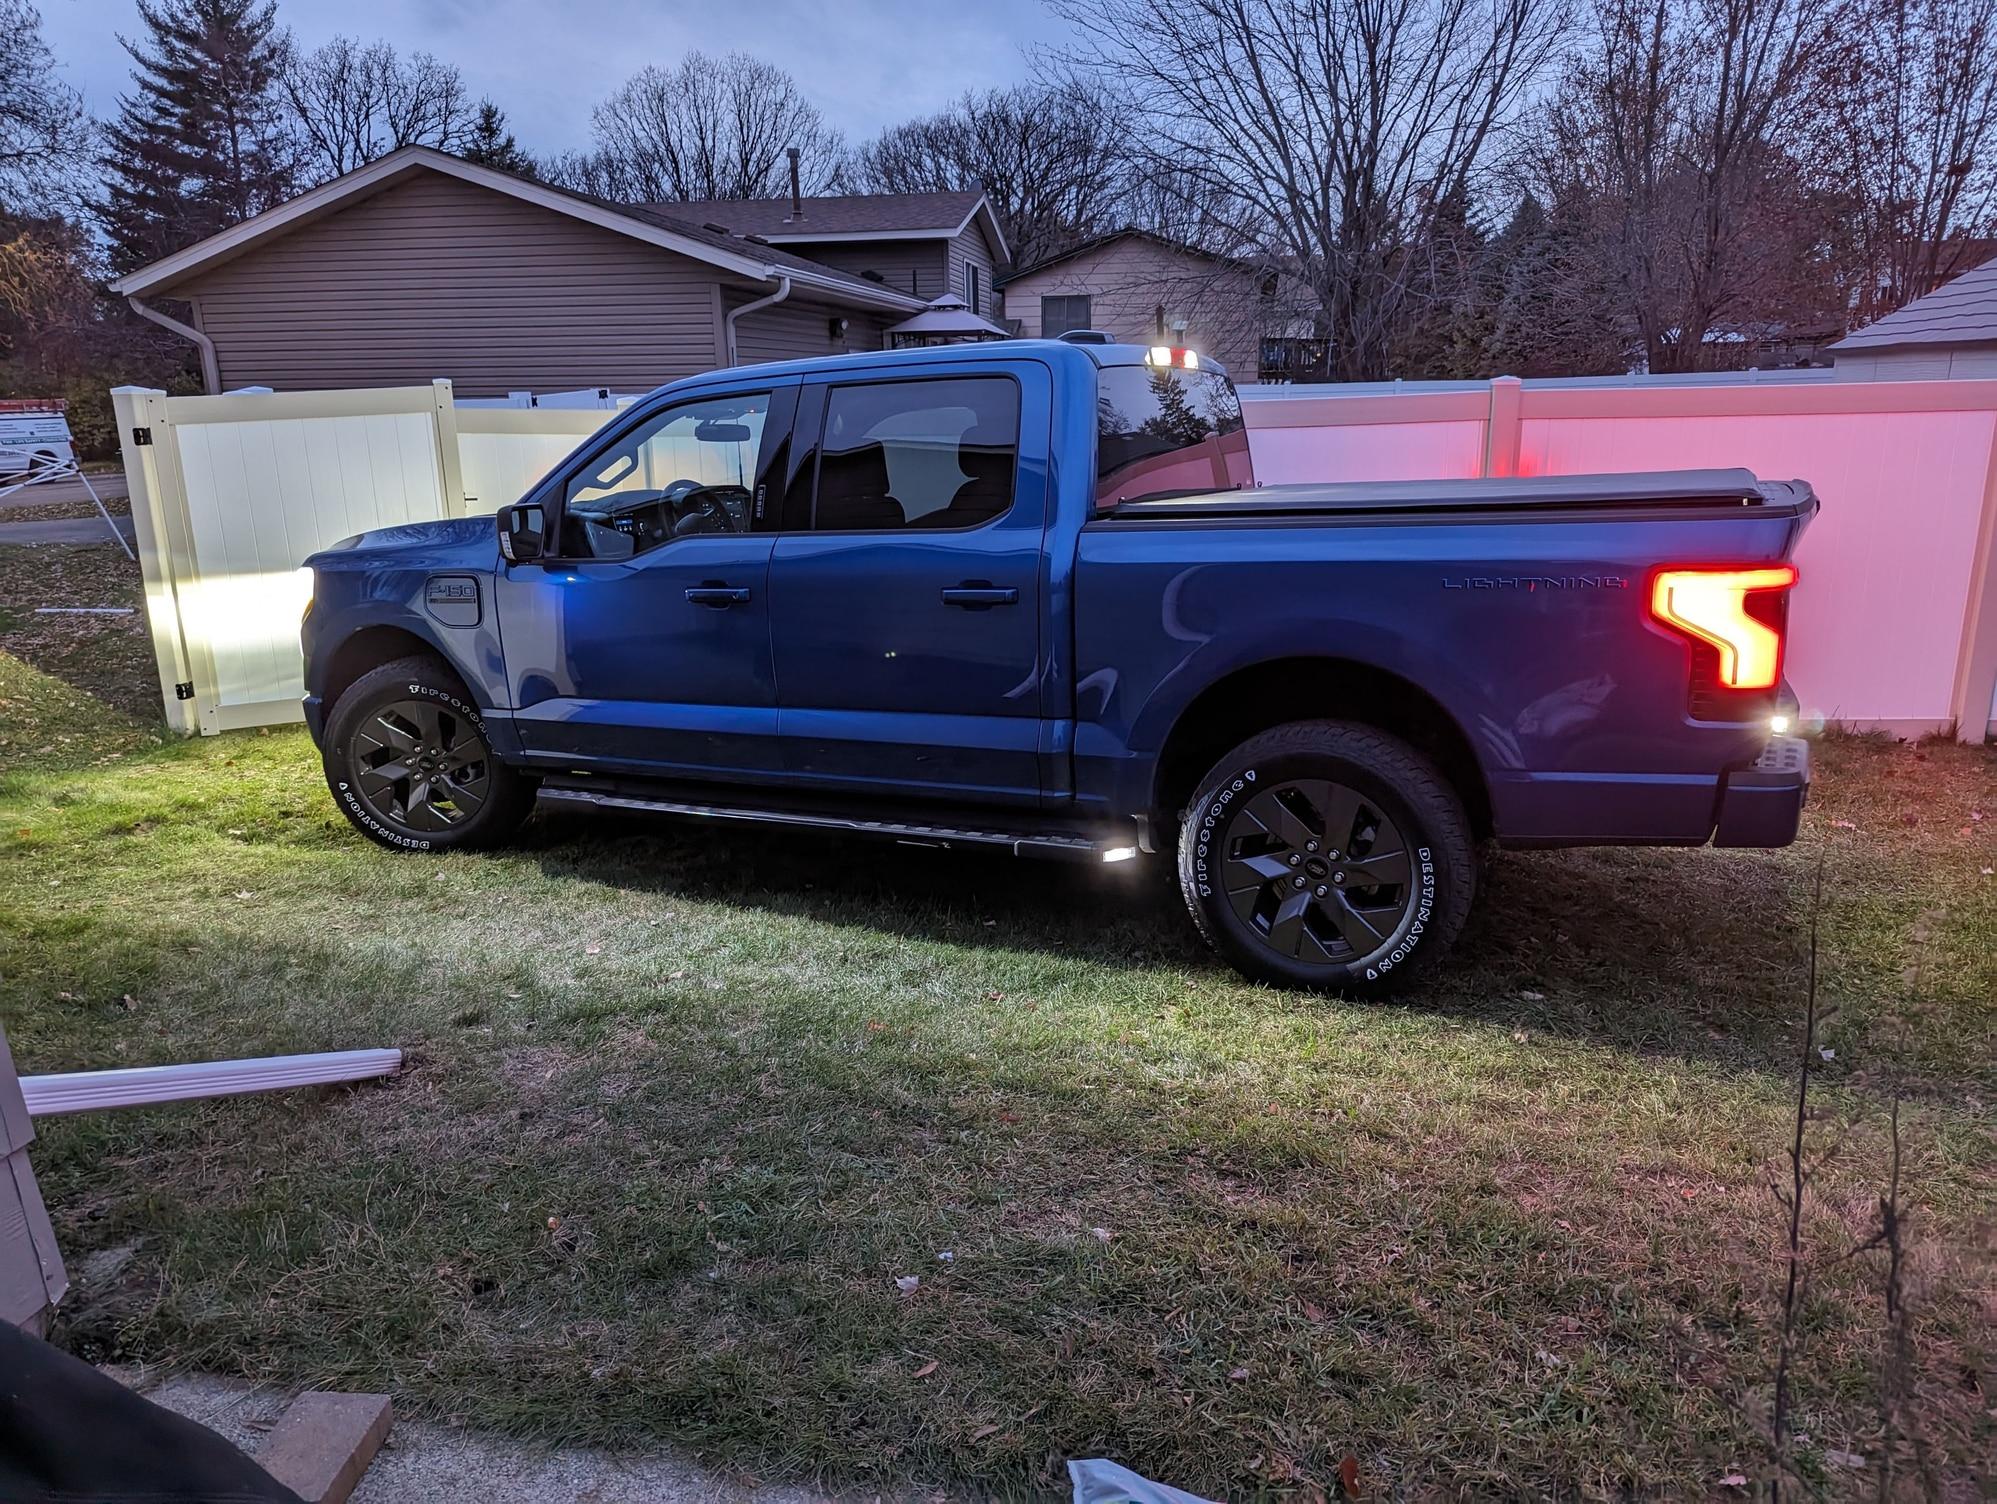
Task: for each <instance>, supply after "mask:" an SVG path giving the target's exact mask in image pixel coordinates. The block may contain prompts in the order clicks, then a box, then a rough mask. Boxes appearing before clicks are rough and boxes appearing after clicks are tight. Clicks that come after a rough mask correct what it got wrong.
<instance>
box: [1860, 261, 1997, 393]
mask: <svg viewBox="0 0 1997 1504" xmlns="http://www.w3.org/2000/svg"><path fill="white" fill-rule="evenodd" d="M1831 358H1832V359H1833V361H1835V362H1836V365H1837V377H1838V380H1840V381H1947V380H1950V379H1955V380H1963V379H1970V380H1978V379H1982V380H1987V379H1989V378H1990V377H1993V376H1997V258H1993V259H1991V260H1989V261H1986V262H1984V263H1983V265H1981V266H1978V267H1976V268H1974V269H1973V270H1970V271H1966V272H1964V273H1963V274H1962V275H1961V276H1959V277H1956V278H1955V279H1954V280H1953V281H1949V282H1944V283H1943V284H1942V285H1941V286H1940V287H1937V288H1936V289H1935V290H1934V291H1933V292H1931V293H1927V294H1925V295H1924V296H1922V297H1918V298H1916V299H1914V301H1913V302H1911V303H1909V304H1908V305H1907V306H1906V307H1904V308H1901V309H1899V310H1897V311H1896V312H1893V313H1889V314H1887V315H1886V317H1884V318H1882V319H1879V320H1878V321H1876V322H1875V323H1871V324H1867V325H1866V326H1865V327H1864V328H1863V329H1860V330H1858V331H1857V332H1856V333H1854V334H1847V335H1846V336H1845V337H1844V338H1843V339H1841V340H1839V341H1838V342H1837V343H1836V344H1834V345H1832V346H1831Z"/></svg>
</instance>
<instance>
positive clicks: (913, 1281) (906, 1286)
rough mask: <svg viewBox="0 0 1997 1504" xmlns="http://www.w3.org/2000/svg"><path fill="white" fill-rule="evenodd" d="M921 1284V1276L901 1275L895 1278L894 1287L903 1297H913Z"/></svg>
mask: <svg viewBox="0 0 1997 1504" xmlns="http://www.w3.org/2000/svg"><path fill="white" fill-rule="evenodd" d="M921 1284H922V1276H921V1275H919V1274H903V1275H899V1276H897V1277H896V1279H895V1282H894V1287H895V1288H896V1289H897V1290H899V1291H901V1293H902V1294H904V1295H913V1294H914V1293H915V1292H916V1289H917V1288H918V1287H919V1286H920V1285H921Z"/></svg>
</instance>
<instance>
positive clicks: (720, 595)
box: [686, 584, 749, 607]
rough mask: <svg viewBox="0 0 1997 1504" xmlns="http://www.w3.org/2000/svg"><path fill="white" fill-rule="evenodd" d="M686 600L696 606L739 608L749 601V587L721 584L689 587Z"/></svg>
mask: <svg viewBox="0 0 1997 1504" xmlns="http://www.w3.org/2000/svg"><path fill="white" fill-rule="evenodd" d="M686 598H687V599H688V600H690V601H692V602H693V603H694V604H695V605H696V606H715V607H726V606H739V605H741V604H742V603H743V602H745V601H747V600H748V599H749V587H748V586H746V585H720V584H710V585H690V586H688V587H687V592H686Z"/></svg>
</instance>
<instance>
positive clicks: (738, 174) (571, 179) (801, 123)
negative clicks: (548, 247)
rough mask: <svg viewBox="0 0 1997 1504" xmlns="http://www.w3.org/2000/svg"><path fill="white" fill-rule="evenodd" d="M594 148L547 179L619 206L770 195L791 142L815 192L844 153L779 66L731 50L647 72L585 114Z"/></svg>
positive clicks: (783, 174) (784, 187)
mask: <svg viewBox="0 0 1997 1504" xmlns="http://www.w3.org/2000/svg"><path fill="white" fill-rule="evenodd" d="M590 127H591V133H592V134H593V135H594V136H595V138H596V145H595V147H594V149H592V150H590V151H587V152H579V153H577V152H572V153H569V154H568V155H566V156H563V157H558V158H556V159H555V160H554V161H552V162H549V163H547V164H546V165H545V167H544V168H543V175H544V176H546V177H547V178H548V179H549V180H550V181H552V182H557V183H561V184H563V185H564V186H566V187H571V188H580V189H582V190H583V191H584V192H587V193H594V194H596V195H598V196H599V197H602V198H610V199H617V200H620V201H623V202H627V203H642V202H665V201H674V200H687V199H729V198H774V197H777V196H778V195H780V194H782V193H785V192H788V191H789V185H790V180H789V165H788V163H787V162H786V160H785V156H784V153H785V151H786V149H787V148H789V147H793V146H795V147H796V148H797V149H798V152H799V156H800V162H799V166H800V171H801V175H802V179H803V185H804V191H805V192H807V193H816V192H823V191H825V190H826V189H827V188H829V187H831V186H832V185H833V184H834V183H835V182H836V180H837V178H838V174H839V169H840V166H841V164H842V162H843V160H844V157H845V144H844V142H843V141H842V140H841V139H840V137H839V134H838V133H837V132H836V131H834V130H832V129H831V128H830V127H828V126H827V125H826V124H825V121H824V118H823V117H822V116H821V115H820V114H819V113H818V110H817V108H816V107H815V106H813V105H812V104H811V103H810V101H808V100H807V99H806V98H805V97H804V95H803V93H802V92H801V91H800V90H799V89H798V86H797V83H796V81H795V80H794V79H792V78H791V76H790V75H789V74H788V73H785V72H784V71H783V70H782V69H781V68H775V67H772V66H771V65H770V64H768V63H765V62H762V61H760V60H759V59H756V58H753V57H750V56H748V55H747V54H746V53H740V52H731V53H729V54H728V55H727V56H725V57H721V58H710V57H708V56H706V55H705V54H703V53H699V52H689V53H688V54H687V55H686V57H685V58H684V59H683V60H682V61H681V62H680V64H679V66H678V67H676V68H673V69H671V70H670V71H668V70H666V69H663V68H658V67H649V68H646V69H644V70H643V71H641V72H639V73H637V74H635V75H634V76H633V77H632V78H631V79H630V80H628V81H627V82H626V83H625V84H624V86H623V87H622V88H620V89H619V90H618V91H617V92H616V93H615V94H612V95H611V96H610V97H609V98H608V99H606V100H605V101H604V102H603V103H602V104H599V105H598V106H597V107H596V109H595V110H594V111H593V112H592V113H591V115H590Z"/></svg>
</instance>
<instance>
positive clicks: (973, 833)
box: [541, 783, 1137, 862]
mask: <svg viewBox="0 0 1997 1504" xmlns="http://www.w3.org/2000/svg"><path fill="white" fill-rule="evenodd" d="M541 798H542V799H543V800H546V801H547V802H549V803H552V804H560V805H568V806H571V807H576V806H580V807H584V808H591V809H605V810H634V811H637V812H639V813H642V814H650V815H682V816H686V817H689V818H692V819H696V820H739V821H741V822H743V823H744V824H749V825H791V826H801V827H804V828H806V829H809V830H830V831H840V832H844V833H846V834H850V835H861V836H878V837H882V838H884V839H887V840H891V841H898V842H901V843H902V844H904V845H911V846H934V847H939V848H942V849H945V850H948V849H951V848H954V847H960V846H976V847H982V848H984V849H986V850H992V849H997V850H1002V851H1010V852H1011V853H1012V854H1013V855H1014V856H1037V857H1065V858H1067V859H1068V860H1071V861H1082V862H1121V861H1127V860H1129V859H1130V858H1132V857H1134V856H1136V855H1137V833H1136V831H1135V830H1124V831H1121V832H1119V831H1115V830H1109V829H1101V830H1097V831H1093V832H1092V831H1081V830H1071V829H1070V830H1064V829H1059V828H1048V829H1038V830H1020V829H1015V830H1001V829H995V828H986V827H970V826H962V825H958V824H956V823H954V822H953V823H950V824H938V823H932V822H929V821H920V820H903V819H893V820H885V819H867V818H865V817H863V816H856V815H846V814H835V813H832V812H831V811H824V810H813V809H807V808H790V809H784V808H769V807H766V806H757V805H746V804H718V803H713V802H709V801H706V800H694V799H687V798H677V797H671V796H668V795H666V794H663V793H661V794H652V793H637V792H632V791H629V790H625V789H616V788H577V787H575V786H573V785H569V784H552V783H544V784H543V785H542V786H541Z"/></svg>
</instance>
